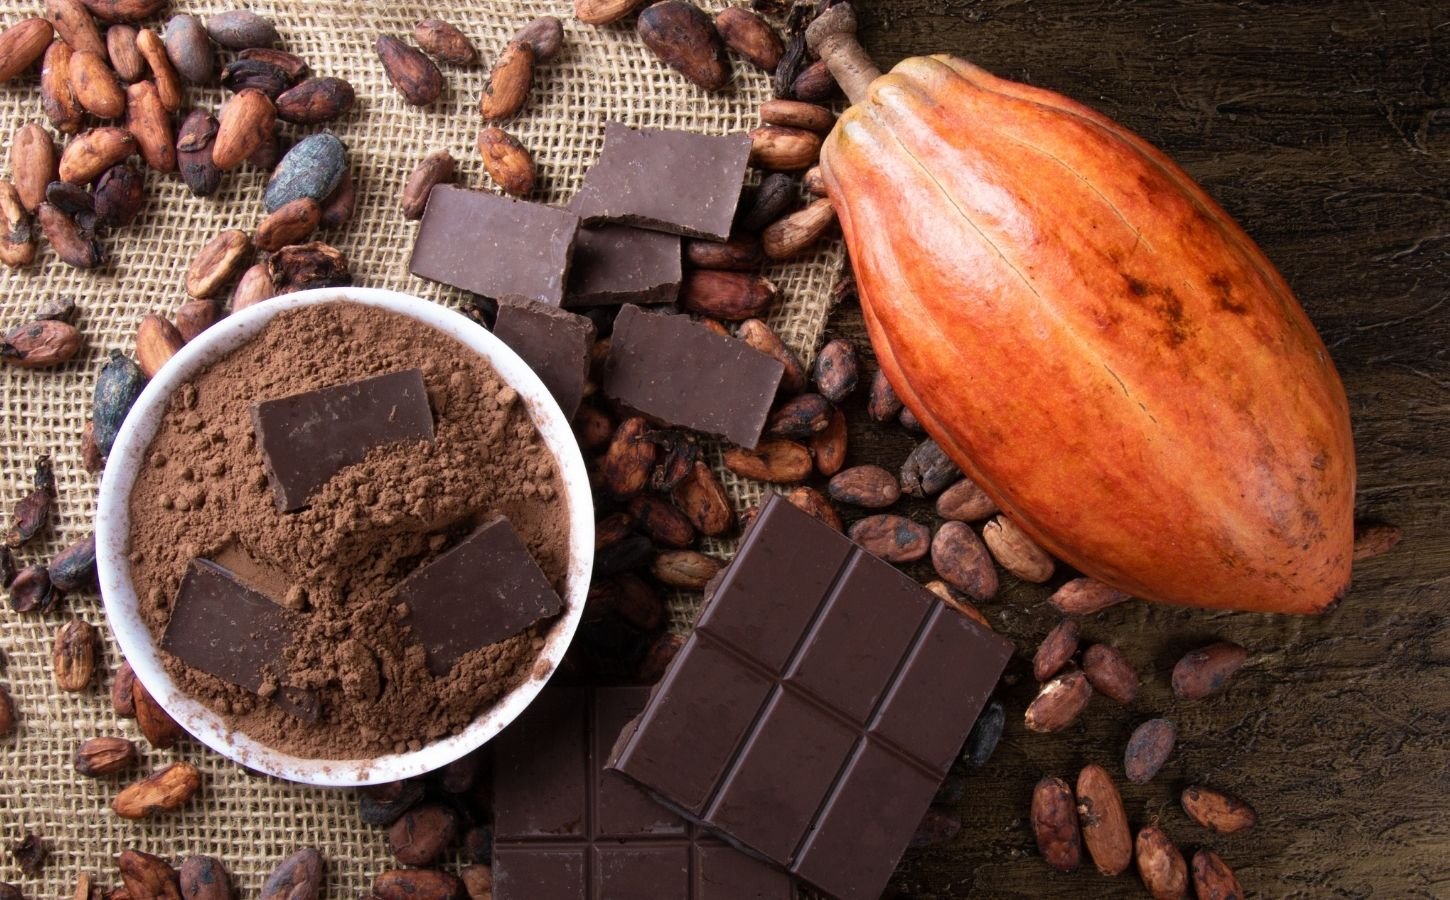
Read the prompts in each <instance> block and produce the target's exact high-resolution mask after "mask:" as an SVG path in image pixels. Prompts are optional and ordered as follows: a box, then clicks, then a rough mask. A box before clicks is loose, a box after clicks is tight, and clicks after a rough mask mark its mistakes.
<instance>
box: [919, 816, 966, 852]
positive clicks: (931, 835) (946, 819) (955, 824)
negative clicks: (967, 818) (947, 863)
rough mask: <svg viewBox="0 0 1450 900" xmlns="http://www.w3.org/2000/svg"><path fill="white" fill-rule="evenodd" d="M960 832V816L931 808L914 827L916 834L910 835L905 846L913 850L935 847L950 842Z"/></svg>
mask: <svg viewBox="0 0 1450 900" xmlns="http://www.w3.org/2000/svg"><path fill="white" fill-rule="evenodd" d="M961 830H962V819H961V816H959V815H957V814H956V812H954V811H953V810H949V809H942V808H941V807H936V806H933V807H930V808H928V809H927V811H926V815H925V816H923V817H922V820H921V823H920V824H918V825H917V826H916V832H915V833H914V834H912V836H911V840H910V841H909V842H907V846H908V847H910V848H912V849H914V850H919V849H921V848H923V847H935V846H937V845H939V844H945V843H946V842H947V841H950V840H951V839H952V838H954V837H956V836H957V835H958V834H960V833H961Z"/></svg>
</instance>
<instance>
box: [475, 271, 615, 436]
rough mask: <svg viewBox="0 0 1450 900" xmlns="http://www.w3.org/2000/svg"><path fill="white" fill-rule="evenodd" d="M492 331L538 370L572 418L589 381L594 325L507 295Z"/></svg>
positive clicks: (533, 302) (568, 415)
mask: <svg viewBox="0 0 1450 900" xmlns="http://www.w3.org/2000/svg"><path fill="white" fill-rule="evenodd" d="M493 333H494V336H495V337H497V338H498V339H499V340H501V341H503V342H504V343H505V344H508V345H509V347H511V348H512V349H513V351H514V352H515V353H517V354H518V355H519V357H520V358H521V359H523V361H524V362H526V363H528V364H529V368H531V369H533V370H534V372H535V373H537V374H538V376H539V379H540V380H541V381H543V382H544V387H547V388H548V389H549V393H551V394H553V395H554V399H555V400H557V401H558V402H559V407H560V408H561V409H563V410H564V415H565V416H566V417H568V418H571V419H572V418H574V413H576V412H578V411H579V401H581V400H583V399H584V384H585V382H587V381H588V380H589V351H590V349H591V348H593V346H594V323H593V322H591V321H589V320H588V319H586V318H584V317H583V316H576V315H575V314H574V313H571V312H565V311H564V310H562V309H559V308H557V307H554V306H550V305H548V304H547V303H539V302H538V301H536V300H525V299H523V298H522V297H505V298H504V299H503V300H501V301H500V302H499V306H498V320H497V321H496V322H495V323H494V326H493Z"/></svg>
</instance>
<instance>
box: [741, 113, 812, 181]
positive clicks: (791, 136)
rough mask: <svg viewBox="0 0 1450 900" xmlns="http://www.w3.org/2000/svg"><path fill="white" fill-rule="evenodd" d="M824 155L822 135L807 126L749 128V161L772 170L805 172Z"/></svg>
mask: <svg viewBox="0 0 1450 900" xmlns="http://www.w3.org/2000/svg"><path fill="white" fill-rule="evenodd" d="M820 158H821V136H820V135H819V134H816V133H815V132H814V131H806V130H805V129H804V128H787V127H785V126H782V125H761V126H760V127H758V128H754V129H752V130H751V132H750V164H751V165H752V166H755V167H756V168H757V169H769V170H771V171H773V172H803V171H805V170H806V169H809V168H810V167H811V166H813V165H815V164H816V163H817V162H818V161H819V160H820Z"/></svg>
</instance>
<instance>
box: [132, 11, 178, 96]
mask: <svg viewBox="0 0 1450 900" xmlns="http://www.w3.org/2000/svg"><path fill="white" fill-rule="evenodd" d="M136 52H137V53H140V54H141V57H142V58H143V59H145V60H146V65H147V67H148V68H150V69H151V80H152V81H153V82H155V84H156V96H157V97H158V98H159V99H160V100H161V105H162V107H164V108H165V109H166V111H167V112H176V111H177V110H179V109H181V101H182V88H181V76H180V75H179V74H177V72H176V67H175V66H173V65H172V64H171V57H169V56H167V55H166V44H165V43H164V42H163V41H162V40H161V36H160V35H159V34H157V33H156V32H154V31H152V30H151V29H149V28H143V29H141V30H140V31H138V32H137V33H136Z"/></svg>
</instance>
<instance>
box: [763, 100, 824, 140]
mask: <svg viewBox="0 0 1450 900" xmlns="http://www.w3.org/2000/svg"><path fill="white" fill-rule="evenodd" d="M760 121H762V122H764V123H765V124H767V125H780V126H782V127H785V128H804V129H805V130H806V131H814V132H816V133H817V134H826V133H828V132H830V130H831V129H832V128H835V127H836V114H835V113H833V112H831V111H830V110H829V109H827V108H826V107H824V106H818V105H817V104H814V103H802V102H801V101H799V100H767V101H765V102H764V103H762V104H760Z"/></svg>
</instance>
